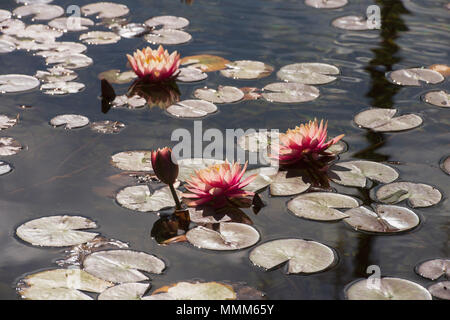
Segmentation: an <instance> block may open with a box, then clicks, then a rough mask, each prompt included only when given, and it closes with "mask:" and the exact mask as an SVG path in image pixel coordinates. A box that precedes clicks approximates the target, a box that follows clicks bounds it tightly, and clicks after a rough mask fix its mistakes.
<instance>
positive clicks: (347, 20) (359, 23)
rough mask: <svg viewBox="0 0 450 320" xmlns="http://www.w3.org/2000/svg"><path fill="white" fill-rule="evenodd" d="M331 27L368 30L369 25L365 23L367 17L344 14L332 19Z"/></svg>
mask: <svg viewBox="0 0 450 320" xmlns="http://www.w3.org/2000/svg"><path fill="white" fill-rule="evenodd" d="M331 24H332V25H333V27H336V28H339V29H344V30H354V31H361V30H370V29H371V26H370V24H369V23H367V19H366V18H365V17H362V16H345V17H340V18H337V19H334V20H333V22H332V23H331Z"/></svg>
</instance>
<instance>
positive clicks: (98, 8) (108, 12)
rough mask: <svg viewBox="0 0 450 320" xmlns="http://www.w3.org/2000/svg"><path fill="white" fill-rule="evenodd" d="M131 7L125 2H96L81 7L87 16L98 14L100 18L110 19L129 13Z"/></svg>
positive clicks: (97, 16)
mask: <svg viewBox="0 0 450 320" xmlns="http://www.w3.org/2000/svg"><path fill="white" fill-rule="evenodd" d="M129 12H130V9H128V7H127V6H126V5H124V4H119V3H112V2H96V3H91V4H88V5H85V6H82V7H81V13H82V14H84V15H85V16H91V15H93V14H95V15H96V18H98V19H110V18H117V17H122V16H125V15H127V14H128V13H129Z"/></svg>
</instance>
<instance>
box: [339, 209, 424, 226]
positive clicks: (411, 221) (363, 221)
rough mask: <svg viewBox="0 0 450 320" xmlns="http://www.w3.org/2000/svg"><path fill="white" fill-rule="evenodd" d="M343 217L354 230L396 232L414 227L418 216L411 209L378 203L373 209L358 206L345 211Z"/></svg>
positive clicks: (417, 222)
mask: <svg viewBox="0 0 450 320" xmlns="http://www.w3.org/2000/svg"><path fill="white" fill-rule="evenodd" d="M345 214H346V215H348V216H349V218H346V219H344V222H346V223H348V224H349V225H350V226H352V227H353V228H354V229H355V230H363V231H369V232H377V233H396V232H402V231H406V230H411V229H412V228H415V227H416V226H417V225H418V224H419V223H420V219H419V217H418V216H417V215H416V214H415V213H414V212H413V211H411V210H409V209H407V208H403V207H399V206H392V205H378V206H377V207H376V208H375V211H372V210H369V209H367V208H366V207H362V206H361V207H358V208H354V209H350V210H347V211H345Z"/></svg>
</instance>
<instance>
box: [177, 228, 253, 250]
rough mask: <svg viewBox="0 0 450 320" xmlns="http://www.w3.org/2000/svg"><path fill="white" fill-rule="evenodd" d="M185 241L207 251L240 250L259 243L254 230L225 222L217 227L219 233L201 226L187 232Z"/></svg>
mask: <svg viewBox="0 0 450 320" xmlns="http://www.w3.org/2000/svg"><path fill="white" fill-rule="evenodd" d="M186 238H187V240H188V241H189V242H190V243H191V244H192V245H194V246H196V247H198V248H201V249H209V250H240V249H244V248H248V247H251V246H252V245H254V244H255V243H257V242H258V241H259V233H258V231H256V229H255V228H253V227H251V226H249V225H247V224H244V223H235V222H227V223H221V224H220V225H219V231H218V232H217V231H214V230H211V229H208V228H205V227H202V226H199V227H196V228H194V229H191V230H189V231H188V232H187V233H186Z"/></svg>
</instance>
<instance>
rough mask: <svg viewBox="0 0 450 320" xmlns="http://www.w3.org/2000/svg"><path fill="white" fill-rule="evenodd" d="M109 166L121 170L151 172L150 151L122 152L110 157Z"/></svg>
mask: <svg viewBox="0 0 450 320" xmlns="http://www.w3.org/2000/svg"><path fill="white" fill-rule="evenodd" d="M111 164H112V165H113V166H115V167H117V168H119V169H121V170H127V171H150V172H153V168H152V162H151V152H150V151H123V152H119V153H116V154H114V155H113V156H112V157H111Z"/></svg>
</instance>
